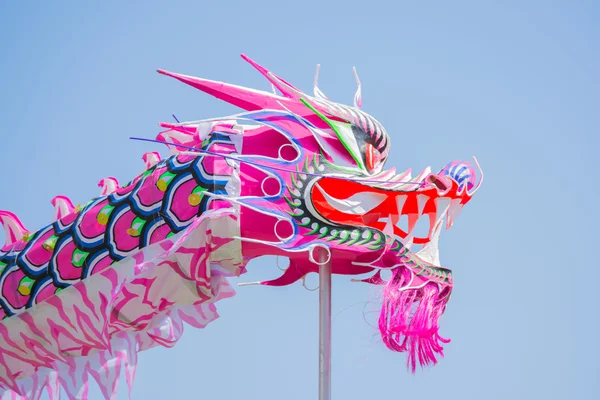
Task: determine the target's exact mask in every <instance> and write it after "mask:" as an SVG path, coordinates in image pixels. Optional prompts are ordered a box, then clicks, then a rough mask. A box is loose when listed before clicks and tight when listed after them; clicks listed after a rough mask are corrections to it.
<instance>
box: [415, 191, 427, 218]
mask: <svg viewBox="0 0 600 400" xmlns="http://www.w3.org/2000/svg"><path fill="white" fill-rule="evenodd" d="M427 200H429V197H428V196H425V195H423V194H420V195H418V196H417V206H418V211H419V215H423V209H424V208H425V204H427Z"/></svg>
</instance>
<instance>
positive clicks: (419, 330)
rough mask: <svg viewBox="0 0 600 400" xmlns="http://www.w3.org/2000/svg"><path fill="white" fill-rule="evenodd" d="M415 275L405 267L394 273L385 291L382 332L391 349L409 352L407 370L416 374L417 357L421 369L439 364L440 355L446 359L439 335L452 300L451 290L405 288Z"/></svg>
mask: <svg viewBox="0 0 600 400" xmlns="http://www.w3.org/2000/svg"><path fill="white" fill-rule="evenodd" d="M410 278H411V272H410V271H409V270H408V269H407V268H405V267H399V268H397V269H395V270H394V271H393V275H392V278H391V279H390V280H389V281H387V282H386V284H385V288H384V291H383V305H382V308H381V314H380V316H379V330H380V331H381V337H382V339H383V342H384V343H385V344H386V346H387V347H388V348H390V349H391V350H394V351H398V352H407V353H408V357H407V360H406V364H407V367H408V368H409V369H410V370H411V371H412V372H413V373H414V372H415V370H416V365H417V358H418V360H419V364H420V365H421V367H424V366H427V365H433V364H436V363H437V358H436V355H439V356H441V357H443V356H444V351H443V350H444V347H443V346H442V344H443V343H449V342H450V339H444V338H442V337H441V336H440V335H439V334H438V329H439V325H438V322H439V319H440V316H441V315H442V313H443V312H444V310H445V309H446V303H447V302H448V299H449V297H450V288H448V289H443V290H442V291H441V292H440V289H439V287H438V285H437V284H435V283H432V282H430V283H427V284H425V286H423V287H422V288H419V289H405V290H401V289H402V288H403V287H405V286H406V285H408V284H409V282H410Z"/></svg>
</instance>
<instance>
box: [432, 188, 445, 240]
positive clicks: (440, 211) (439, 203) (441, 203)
mask: <svg viewBox="0 0 600 400" xmlns="http://www.w3.org/2000/svg"><path fill="white" fill-rule="evenodd" d="M449 206H450V199H449V198H447V197H438V198H437V199H435V215H434V214H433V213H432V214H431V216H430V218H431V220H430V228H429V236H428V237H429V238H431V235H432V234H433V230H434V228H435V227H436V226H437V224H440V226H442V220H443V219H444V216H446V211H448V207H449Z"/></svg>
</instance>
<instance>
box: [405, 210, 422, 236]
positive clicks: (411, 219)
mask: <svg viewBox="0 0 600 400" xmlns="http://www.w3.org/2000/svg"><path fill="white" fill-rule="evenodd" d="M418 220H419V214H408V231H407V232H406V233H407V234H409V235H410V234H411V233H412V231H413V229H415V225H417V221H418Z"/></svg>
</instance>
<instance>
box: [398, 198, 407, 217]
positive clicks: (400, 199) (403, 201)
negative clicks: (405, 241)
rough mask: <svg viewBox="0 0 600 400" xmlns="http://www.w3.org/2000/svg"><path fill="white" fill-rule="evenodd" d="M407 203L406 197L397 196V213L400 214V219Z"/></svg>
mask: <svg viewBox="0 0 600 400" xmlns="http://www.w3.org/2000/svg"><path fill="white" fill-rule="evenodd" d="M405 202H406V196H405V195H399V196H396V211H397V213H398V217H400V216H401V215H402V207H404V203H405ZM398 219H400V218H398Z"/></svg>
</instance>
